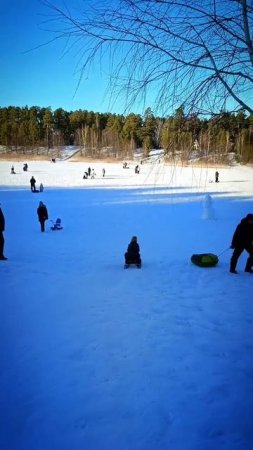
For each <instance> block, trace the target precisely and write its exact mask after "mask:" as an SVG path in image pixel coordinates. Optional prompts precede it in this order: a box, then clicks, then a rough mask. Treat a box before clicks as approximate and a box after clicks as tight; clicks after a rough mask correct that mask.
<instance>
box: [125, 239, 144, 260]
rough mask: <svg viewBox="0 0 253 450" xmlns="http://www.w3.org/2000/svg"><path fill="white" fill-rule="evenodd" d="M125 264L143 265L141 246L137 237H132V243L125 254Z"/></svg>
mask: <svg viewBox="0 0 253 450" xmlns="http://www.w3.org/2000/svg"><path fill="white" fill-rule="evenodd" d="M125 263H126V264H131V263H133V264H141V257H140V246H139V244H138V242H137V237H136V236H133V237H132V239H131V242H130V244H129V245H128V247H127V251H126V253H125Z"/></svg>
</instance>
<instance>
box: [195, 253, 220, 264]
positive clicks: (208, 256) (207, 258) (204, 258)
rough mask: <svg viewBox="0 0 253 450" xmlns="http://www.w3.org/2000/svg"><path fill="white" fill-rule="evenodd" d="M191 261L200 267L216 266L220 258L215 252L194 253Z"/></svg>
mask: <svg viewBox="0 0 253 450" xmlns="http://www.w3.org/2000/svg"><path fill="white" fill-rule="evenodd" d="M191 262H192V263H193V264H195V265H196V266H199V267H214V266H216V264H218V262H219V258H218V256H217V255H214V254H213V253H200V254H199V255H192V257H191Z"/></svg>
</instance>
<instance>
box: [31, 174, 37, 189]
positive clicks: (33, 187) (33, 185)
mask: <svg viewBox="0 0 253 450" xmlns="http://www.w3.org/2000/svg"><path fill="white" fill-rule="evenodd" d="M35 183H36V180H35V178H34V176H32V178H31V179H30V184H31V191H32V192H35V191H36V186H35Z"/></svg>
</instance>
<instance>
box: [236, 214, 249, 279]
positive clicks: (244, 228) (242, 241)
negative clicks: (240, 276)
mask: <svg viewBox="0 0 253 450" xmlns="http://www.w3.org/2000/svg"><path fill="white" fill-rule="evenodd" d="M231 248H233V249H234V252H233V255H232V258H231V261H230V272H231V273H238V272H237V271H236V264H237V261H238V259H239V257H240V256H241V254H242V252H243V250H246V251H247V252H248V254H249V257H248V259H247V262H246V266H245V269H244V270H245V272H249V273H253V269H252V267H253V214H248V215H247V216H246V217H244V218H243V219H242V220H241V222H240V223H239V225H238V226H237V227H236V230H235V232H234V235H233V238H232V243H231Z"/></svg>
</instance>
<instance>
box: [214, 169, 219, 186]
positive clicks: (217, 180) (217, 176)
mask: <svg viewBox="0 0 253 450" xmlns="http://www.w3.org/2000/svg"><path fill="white" fill-rule="evenodd" d="M219 176H220V174H219V172H218V170H216V172H215V183H219Z"/></svg>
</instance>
